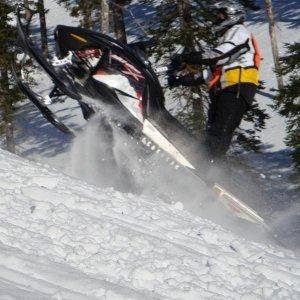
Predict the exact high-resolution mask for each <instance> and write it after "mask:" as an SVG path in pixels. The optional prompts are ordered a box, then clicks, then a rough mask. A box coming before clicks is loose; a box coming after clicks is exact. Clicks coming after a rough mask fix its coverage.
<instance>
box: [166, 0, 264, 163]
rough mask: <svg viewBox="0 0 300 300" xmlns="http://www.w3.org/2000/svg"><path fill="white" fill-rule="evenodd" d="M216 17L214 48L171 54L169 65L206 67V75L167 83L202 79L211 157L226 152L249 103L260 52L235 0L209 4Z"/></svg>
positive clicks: (194, 82) (254, 88)
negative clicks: (206, 91)
mask: <svg viewBox="0 0 300 300" xmlns="http://www.w3.org/2000/svg"><path fill="white" fill-rule="evenodd" d="M210 9H211V11H212V12H213V13H214V15H215V17H216V21H215V24H214V28H215V32H216V34H218V36H219V43H218V46H217V47H216V48H214V49H213V50H211V51H209V52H204V53H202V52H192V53H188V54H181V55H177V56H176V57H174V59H173V61H172V64H173V66H176V67H178V68H179V69H182V67H184V66H186V65H198V66H201V65H204V66H207V67H208V69H207V70H208V72H206V75H205V76H204V75H203V76H199V75H198V77H197V75H196V76H194V75H191V74H188V75H185V76H181V77H171V79H170V80H169V85H170V86H171V87H174V86H178V85H185V86H191V85H197V84H202V83H204V82H206V83H207V84H208V86H209V95H210V99H211V103H210V107H209V111H208V123H207V136H206V146H207V148H208V152H209V155H210V157H211V158H212V159H215V158H220V157H222V156H223V155H225V153H226V152H227V150H228V148H229V146H230V143H231V140H232V137H233V133H234V130H235V129H236V128H237V127H238V126H239V125H240V123H241V120H242V118H243V115H244V114H245V113H246V111H247V110H248V109H249V108H250V107H251V104H252V102H253V99H254V96H255V93H256V89H257V86H258V80H259V74H258V69H259V64H260V60H261V59H260V53H259V49H258V44H257V41H256V40H255V38H254V37H253V36H252V34H251V33H249V31H248V30H247V28H246V27H245V26H244V20H245V11H244V7H243V6H242V5H241V4H238V3H236V2H235V1H218V2H216V3H215V4H213V5H212V6H211V7H210ZM191 77H193V78H192V80H191Z"/></svg>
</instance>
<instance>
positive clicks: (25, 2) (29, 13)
mask: <svg viewBox="0 0 300 300" xmlns="http://www.w3.org/2000/svg"><path fill="white" fill-rule="evenodd" d="M24 6H25V19H26V21H28V20H29V19H30V18H31V12H30V10H29V9H28V8H29V0H24Z"/></svg>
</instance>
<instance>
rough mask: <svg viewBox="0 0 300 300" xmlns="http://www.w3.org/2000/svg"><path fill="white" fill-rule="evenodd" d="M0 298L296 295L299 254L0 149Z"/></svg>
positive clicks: (299, 295)
mask: <svg viewBox="0 0 300 300" xmlns="http://www.w3.org/2000/svg"><path fill="white" fill-rule="evenodd" d="M243 297H244V298H243ZM0 298H1V299H21V298H22V299H24V298H26V299H206V298H209V299H211V298H213V299H224V298H228V299H241V298H243V299H250V298H251V299H254V298H255V299H260V298H262V299H266V298H269V299H278V298H286V299H299V298H300V261H299V260H298V259H297V258H296V257H295V256H294V254H293V253H292V252H289V251H286V250H282V249H280V248H274V247H271V246H267V245H263V244H257V243H252V242H249V241H246V240H242V239H240V238H237V237H236V236H235V235H234V234H232V233H230V232H228V231H225V230H224V229H222V228H221V227H219V226H217V225H215V224H213V223H212V222H210V221H208V220H204V219H201V218H199V217H197V218H194V217H192V216H191V215H190V214H189V213H188V212H186V211H185V210H184V209H183V208H182V207H181V206H180V205H178V204H174V205H168V204H166V203H163V202H162V201H160V200H157V199H150V198H146V197H142V196H141V197H138V196H134V195H131V194H122V193H119V192H116V191H114V190H113V189H99V188H96V187H94V186H91V185H88V184H86V183H84V182H81V181H79V180H77V179H74V178H71V177H67V176H65V175H64V174H62V173H59V172H58V171H56V170H54V169H51V168H50V167H47V166H43V165H41V164H39V163H33V162H29V161H26V160H23V159H22V158H19V157H17V156H15V155H12V154H9V153H7V152H5V151H3V150H0Z"/></svg>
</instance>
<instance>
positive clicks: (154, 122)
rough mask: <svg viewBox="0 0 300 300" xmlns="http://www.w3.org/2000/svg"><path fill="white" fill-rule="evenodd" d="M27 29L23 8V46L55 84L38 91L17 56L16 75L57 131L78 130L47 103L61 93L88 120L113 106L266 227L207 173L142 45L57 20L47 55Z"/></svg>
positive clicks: (130, 128) (138, 132)
mask: <svg viewBox="0 0 300 300" xmlns="http://www.w3.org/2000/svg"><path fill="white" fill-rule="evenodd" d="M26 28H27V27H26V26H25V25H24V24H23V22H22V18H21V13H20V10H18V12H17V29H18V36H19V38H18V42H19V44H20V47H21V48H22V49H23V51H24V52H26V53H27V55H29V56H30V57H31V59H33V60H35V61H36V62H37V63H38V64H39V65H40V66H41V67H42V69H43V70H44V71H45V72H46V73H47V74H48V76H49V77H50V79H51V81H52V82H53V84H54V87H53V89H52V91H51V93H50V94H49V95H47V96H46V97H45V96H41V95H38V94H36V93H35V92H34V91H33V90H32V89H31V88H30V86H29V85H28V84H26V83H25V82H24V80H23V78H22V63H20V62H16V61H15V62H13V73H14V77H15V79H16V81H17V84H18V85H19V87H20V89H21V90H22V91H23V93H24V94H25V95H26V96H27V97H28V98H29V99H30V100H31V101H32V102H33V104H34V105H35V106H36V107H37V108H38V109H39V110H40V112H41V113H42V114H43V116H44V117H45V118H46V119H47V120H48V121H49V122H50V123H52V124H53V125H54V126H55V127H56V128H57V129H58V130H60V131H62V132H64V133H66V134H74V132H73V131H72V130H71V129H70V128H69V127H68V126H66V125H65V124H64V123H63V122H62V121H60V120H59V118H58V117H57V116H56V115H55V114H54V113H53V112H52V111H51V109H50V108H49V107H48V105H47V104H45V103H47V102H51V101H56V100H55V99H57V98H59V97H62V96H64V97H65V96H67V97H69V98H71V99H73V100H74V101H77V102H78V103H79V105H80V107H81V109H82V112H83V116H84V118H85V119H87V120H88V119H89V118H90V117H91V116H92V115H93V114H94V113H95V111H97V110H106V112H108V111H109V113H110V114H111V115H112V118H113V119H115V120H117V124H118V126H119V127H121V128H122V129H123V130H124V131H126V133H128V134H129V135H130V136H132V137H134V138H136V139H139V140H141V141H142V142H143V143H144V144H145V145H147V146H150V147H151V149H153V150H154V151H163V152H164V153H166V154H167V155H168V156H170V157H172V159H173V160H174V161H175V162H176V164H177V165H178V166H180V167H182V168H184V169H186V170H187V171H188V172H189V173H190V174H192V175H193V176H196V177H197V178H199V180H201V181H202V182H204V183H205V184H206V185H207V186H208V187H209V188H210V189H211V190H212V191H213V192H214V194H215V195H216V198H217V199H219V200H220V201H221V202H222V203H223V204H224V205H225V206H226V207H227V208H228V209H229V210H230V211H231V212H232V213H233V214H234V215H236V216H238V217H240V218H243V219H245V220H247V221H249V222H253V223H256V224H259V225H262V226H263V227H265V228H267V225H266V222H265V220H264V218H262V217H261V216H260V215H259V214H258V213H257V212H256V211H255V210H253V209H252V208H250V207H249V206H248V205H247V204H246V203H245V201H242V200H240V199H239V198H238V197H236V196H235V195H233V193H231V192H229V191H228V190H227V189H226V188H225V187H224V186H222V185H221V184H219V183H218V182H216V180H215V179H214V178H208V177H207V176H206V174H207V172H208V171H209V169H210V167H211V166H210V163H209V158H208V157H207V155H206V154H205V152H204V151H203V150H202V147H201V144H202V141H201V140H200V139H199V138H196V137H195V136H194V135H193V134H191V133H190V132H189V131H188V130H187V129H186V128H185V127H184V126H183V125H182V124H181V123H180V122H179V121H178V120H177V119H176V118H175V117H174V116H173V115H171V113H170V112H169V111H168V110H167V109H166V108H165V104H164V103H165V97H164V92H163V89H162V87H161V85H160V82H159V79H158V76H157V74H156V72H155V71H154V70H153V68H152V66H151V63H150V62H149V61H148V59H147V58H146V57H145V56H144V54H143V52H142V51H141V50H140V46H141V45H137V44H133V45H130V44H128V45H127V44H126V45H125V44H123V43H121V42H119V41H118V40H116V39H113V38H112V37H110V36H107V35H104V34H101V33H98V32H94V31H91V30H87V29H83V28H79V27H70V26H64V25H58V26H57V27H56V29H55V32H54V39H55V44H56V54H55V55H54V58H52V59H46V58H44V56H43V55H42V54H41V51H40V50H39V49H38V48H37V47H36V46H35V45H34V43H33V42H32V41H31V38H30V37H29V35H28V34H27V32H26ZM167 69H168V68H167ZM112 74H118V75H121V76H122V78H124V82H125V83H126V84H127V88H126V90H124V88H123V87H124V82H123V83H122V84H121V85H120V84H119V80H116V82H112V80H111V76H109V75H112Z"/></svg>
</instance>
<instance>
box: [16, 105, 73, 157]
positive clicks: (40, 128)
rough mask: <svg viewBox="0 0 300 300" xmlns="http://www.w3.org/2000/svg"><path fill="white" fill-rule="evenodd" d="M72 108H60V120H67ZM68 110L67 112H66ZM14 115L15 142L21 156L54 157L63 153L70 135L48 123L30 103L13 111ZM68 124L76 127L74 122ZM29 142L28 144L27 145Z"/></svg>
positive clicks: (67, 145)
mask: <svg viewBox="0 0 300 300" xmlns="http://www.w3.org/2000/svg"><path fill="white" fill-rule="evenodd" d="M72 110H75V108H74V109H72V108H71V109H67V108H64V109H61V111H60V112H64V116H62V117H60V120H61V121H62V122H67V121H68V119H70V118H71V117H72V116H73V114H72ZM66 111H68V113H66ZM15 116H16V127H17V131H16V136H15V138H16V144H17V148H18V147H19V148H20V149H19V150H18V151H19V152H20V154H21V155H22V156H32V157H33V156H43V157H54V156H56V155H58V154H61V153H64V152H65V151H66V150H67V149H68V147H69V146H70V143H71V142H72V137H71V136H70V135H67V134H64V133H62V132H60V131H59V130H58V129H57V128H55V127H54V126H53V125H52V124H50V123H49V122H48V121H47V120H46V119H45V118H44V117H43V116H42V115H41V113H40V112H39V111H38V110H37V109H36V108H35V107H34V105H33V104H31V103H25V104H23V105H22V106H21V107H20V108H19V109H18V110H17V111H16V113H15ZM68 126H70V127H73V128H76V126H77V125H76V124H74V123H68ZM28 144H30V146H28Z"/></svg>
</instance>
